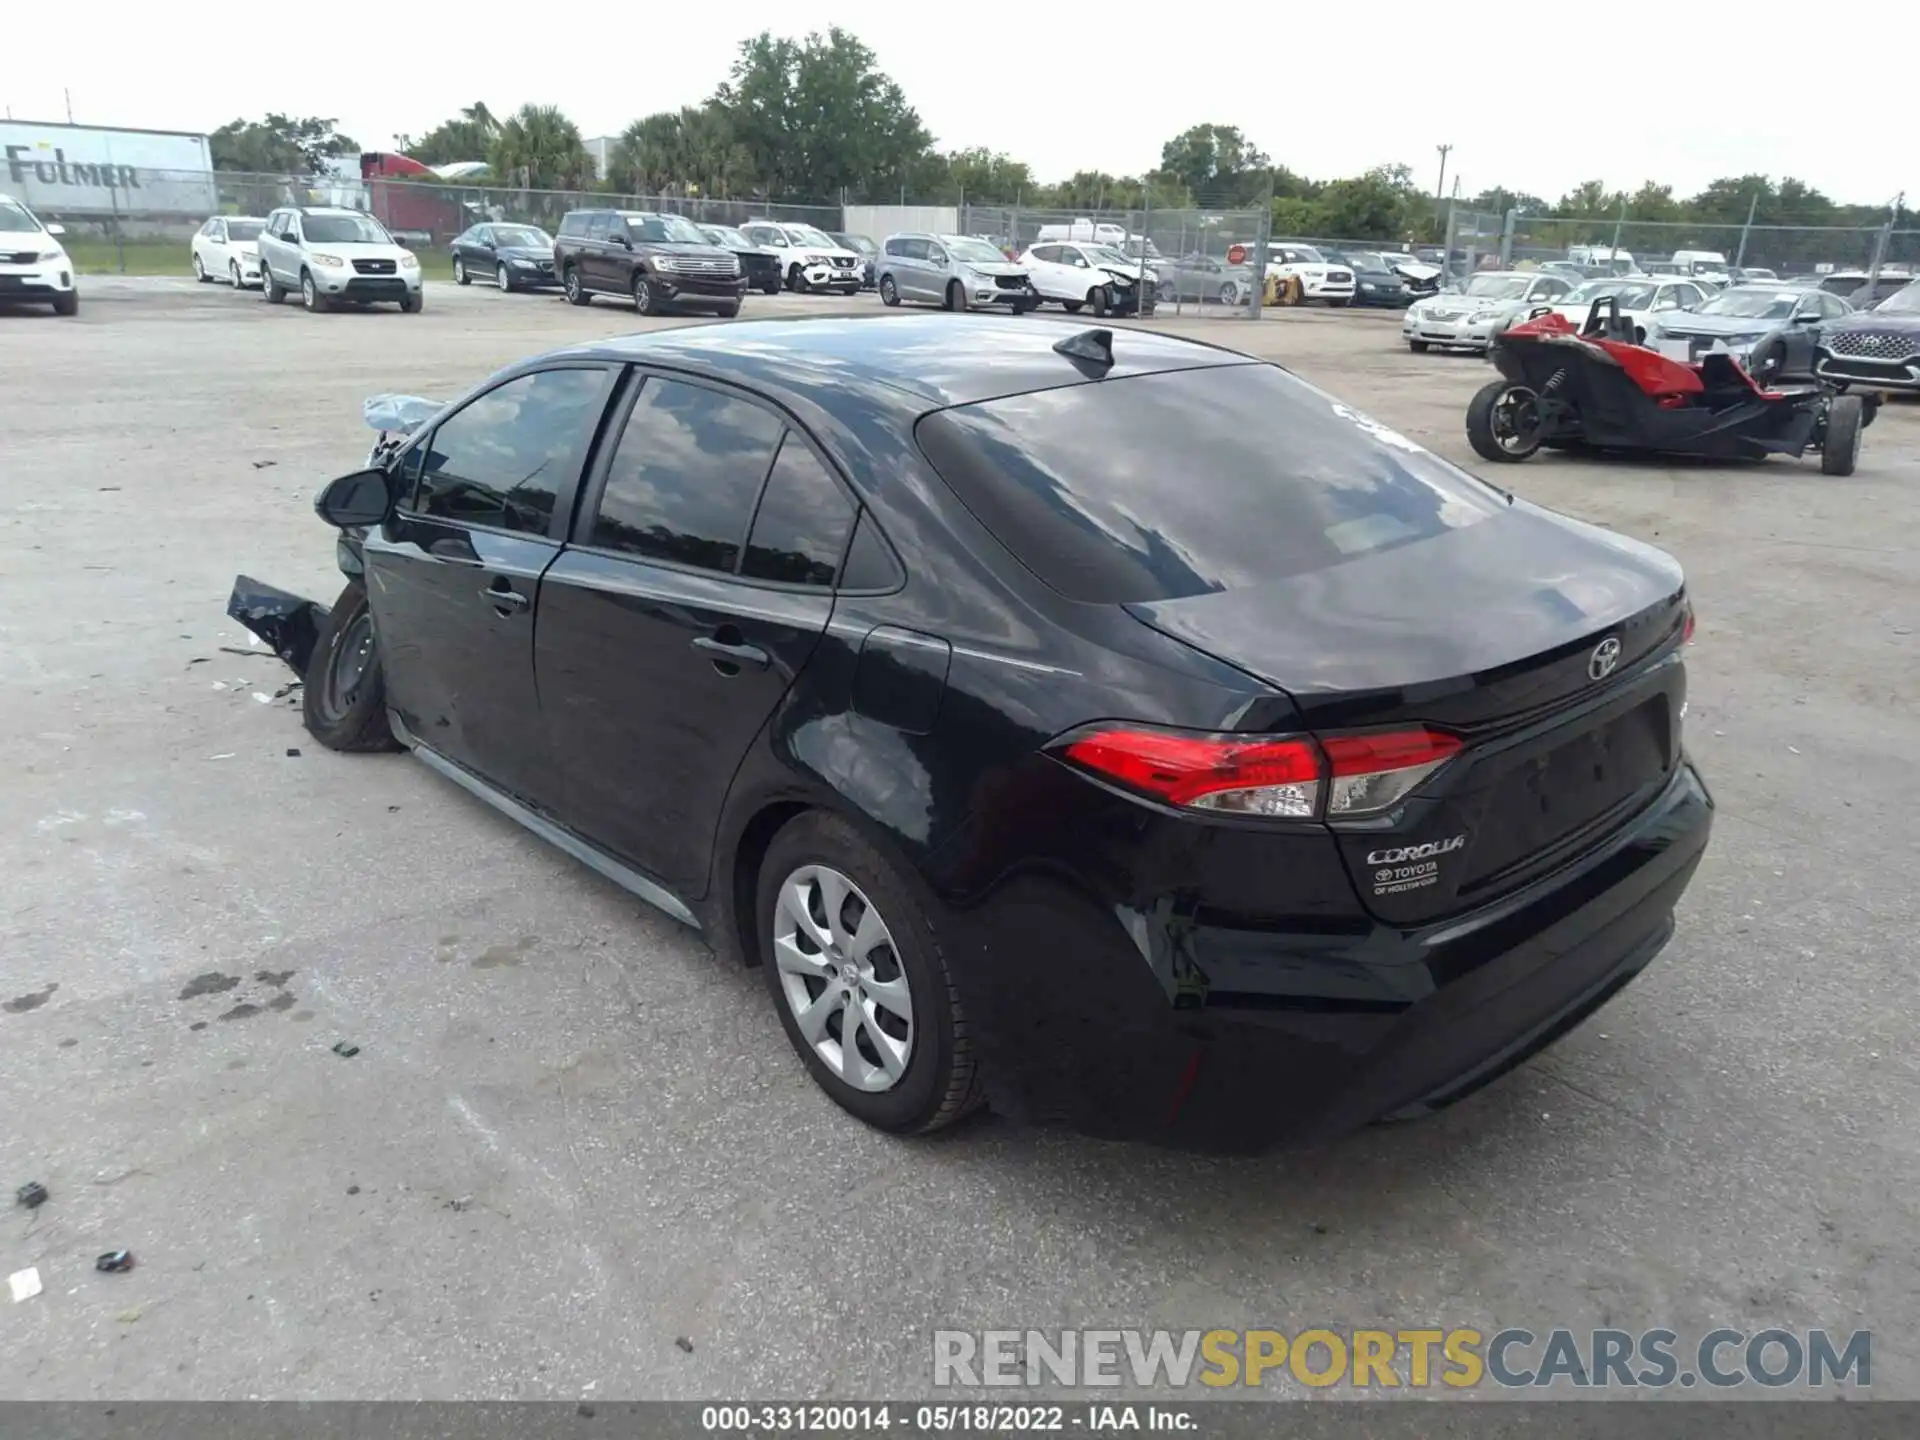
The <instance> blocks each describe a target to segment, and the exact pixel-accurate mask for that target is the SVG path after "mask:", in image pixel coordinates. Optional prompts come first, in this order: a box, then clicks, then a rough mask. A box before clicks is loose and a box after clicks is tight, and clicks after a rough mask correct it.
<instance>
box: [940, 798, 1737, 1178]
mask: <svg viewBox="0 0 1920 1440" xmlns="http://www.w3.org/2000/svg"><path fill="white" fill-rule="evenodd" d="M1712 815H1713V802H1712V799H1711V798H1710V797H1709V795H1708V793H1707V790H1706V788H1705V786H1704V785H1703V784H1702V782H1701V780H1700V778H1699V776H1698V774H1697V773H1696V772H1695V771H1694V769H1693V768H1692V766H1691V764H1689V763H1684V762H1683V763H1682V765H1681V766H1680V767H1679V768H1678V769H1677V770H1676V772H1675V773H1674V776H1673V778H1672V779H1671V781H1670V782H1669V783H1668V785H1667V786H1666V788H1665V789H1664V790H1663V791H1662V793H1661V794H1660V796H1659V797H1658V798H1657V799H1656V800H1655V801H1653V802H1652V803H1651V804H1650V805H1648V806H1647V807H1646V808H1645V809H1644V810H1643V811H1641V812H1640V813H1639V814H1638V815H1637V816H1636V817H1635V818H1634V819H1633V820H1632V821H1630V822H1629V823H1628V824H1626V825H1625V826H1624V827H1622V828H1621V829H1620V830H1618V831H1616V832H1615V833H1614V834H1613V835H1612V836H1611V837H1610V838H1609V839H1608V840H1607V841H1606V843H1605V844H1603V845H1601V846H1600V847H1598V848H1596V849H1595V850H1593V851H1590V852H1588V853H1587V854H1585V855H1584V856H1582V857H1581V858H1580V859H1579V860H1577V861H1575V862H1572V863H1570V864H1568V865H1566V866H1564V867H1562V868H1561V869H1559V870H1558V871H1555V872H1553V873H1551V874H1549V875H1548V876H1546V877H1545V878H1543V879H1541V880H1538V881H1535V882H1534V883H1532V884H1530V885H1528V886H1526V887H1525V888H1523V889H1522V890H1520V891H1518V892H1516V893H1514V894H1510V895H1507V896H1504V897H1502V898H1501V899H1499V900H1498V901H1496V902H1494V903H1491V904H1489V905H1487V906H1485V907H1483V908H1481V909H1479V910H1476V911H1472V912H1469V913H1467V914H1465V915H1460V916H1456V917H1454V918H1453V919H1450V920H1447V921H1444V922H1441V923H1437V924H1433V925H1429V926H1425V927H1422V928H1411V929H1403V928H1396V927H1392V926H1386V925H1381V924H1377V923H1373V922H1370V921H1366V920H1362V919H1358V918H1355V919H1351V920H1349V919H1347V918H1345V917H1344V916H1341V915H1338V914H1336V913H1334V911H1333V910H1331V909H1330V910H1329V912H1328V913H1326V914H1325V915H1324V916H1323V917H1321V918H1318V919H1315V920H1312V921H1303V920H1301V919H1294V920H1291V921H1288V920H1283V919H1279V918H1276V917H1274V916H1273V915H1272V913H1271V912H1272V911H1273V910H1275V909H1276V908H1278V907H1280V906H1281V905H1283V904H1285V903H1286V901H1285V900H1284V899H1283V898H1281V897H1279V896H1276V895H1274V893H1273V892H1275V891H1276V890H1279V891H1289V890H1294V889H1302V890H1304V889H1312V888H1315V882H1314V880H1313V878H1311V877H1310V876H1308V875H1307V874H1306V873H1305V867H1302V869H1301V870H1300V871H1296V873H1293V874H1289V875H1285V876H1279V875H1272V874H1269V875H1268V876H1267V877H1266V879H1265V880H1264V881H1262V880H1261V879H1260V878H1259V877H1258V876H1248V875H1244V874H1243V875H1238V876H1235V875H1232V874H1229V875H1228V876H1227V877H1226V883H1225V884H1224V885H1221V886H1212V887H1211V888H1212V889H1214V890H1216V891H1219V892H1221V893H1220V894H1219V899H1220V900H1221V901H1222V902H1223V903H1222V904H1221V905H1220V907H1219V908H1212V907H1210V906H1209V904H1208V903H1207V901H1205V900H1202V901H1200V902H1198V903H1195V902H1193V901H1192V900H1191V899H1188V898H1186V897H1184V896H1183V895H1181V894H1180V893H1179V891H1178V889H1177V888H1170V889H1169V893H1167V894H1166V895H1165V896H1155V895H1152V894H1145V895H1143V894H1141V893H1139V892H1140V891H1141V889H1142V888H1143V887H1144V886H1146V885H1147V884H1149V883H1150V882H1149V879H1148V877H1147V876H1145V875H1143V874H1141V873H1140V872H1139V871H1138V870H1136V871H1134V872H1133V873H1131V874H1127V873H1125V872H1124V871H1121V872H1116V874H1115V879H1114V883H1115V884H1116V885H1119V886H1123V887H1125V888H1124V890H1123V891H1118V892H1116V893H1115V894H1113V895H1108V896H1105V897H1101V896H1097V895H1096V896H1089V895H1088V894H1087V885H1086V884H1085V883H1084V877H1083V879H1082V882H1081V883H1076V884H1061V883H1057V882H1051V883H1050V882H1049V881H1048V880H1047V879H1045V878H1044V877H1040V876H1036V875H1032V874H1029V875H1025V876H1022V877H1020V878H1019V879H1018V880H1015V881H1011V882H1008V883H1006V884H1004V885H1003V886H1002V887H1001V889H1000V891H999V892H998V893H997V894H996V895H995V896H993V897H990V898H987V899H984V900H981V901H977V902H975V903H972V904H970V905H968V906H966V907H965V908H964V909H962V908H956V909H954V910H951V911H949V912H948V915H947V917H946V919H945V921H944V923H945V924H946V925H948V926H951V927H952V930H953V932H954V933H956V935H957V938H958V943H956V944H954V945H952V946H951V953H952V958H953V960H954V962H955V964H956V972H957V974H958V977H959V979H960V982H961V986H962V990H963V994H964V995H965V996H966V998H967V1003H968V1008H969V1012H970V1014H971V1015H972V1016H973V1018H974V1019H975V1021H976V1024H975V1027H974V1033H975V1036H976V1038H977V1042H978V1045H979V1050H980V1057H981V1063H982V1067H983V1075H984V1078H985V1082H986V1087H987V1094H988V1100H989V1103H990V1104H991V1105H992V1106H993V1107H994V1108H995V1109H997V1110H1000V1111H1002V1112H1003V1113H1007V1114H1010V1115H1013V1116H1015V1117H1017V1118H1022V1119H1026V1120H1029V1121H1056V1122H1062V1123H1065V1124H1068V1125H1070V1126H1073V1127H1074V1128H1077V1129H1080V1130H1083V1131H1085V1132H1088V1133H1091V1134H1095V1135H1100V1136H1105V1137H1110V1138H1116V1139H1144V1140H1150V1141H1154V1142H1158V1143H1164V1144H1170V1145H1174V1146H1178V1147H1181V1148H1195V1149H1204V1150H1221V1151H1257V1150H1261V1149H1266V1148H1269V1147H1271V1146H1273V1145H1276V1144H1283V1143H1285V1144H1297V1143H1307V1142H1314V1141H1319V1140H1323V1139H1325V1138H1328V1137H1331V1136H1334V1135H1337V1134H1340V1133H1342V1132H1344V1131H1347V1130H1350V1129H1353V1128H1355V1127H1357V1126H1360V1125H1363V1124H1366V1123H1367V1122H1369V1121H1372V1120H1377V1119H1382V1118H1387V1117H1399V1116H1411V1115H1417V1114H1421V1113H1425V1112H1427V1111H1430V1110H1433V1109H1436V1108H1438V1107H1440V1106H1443V1105H1446V1104H1449V1103H1451V1102H1452V1101H1454V1100H1457V1099H1459V1098H1460V1097H1461V1096H1463V1095H1465V1094H1467V1093H1469V1092H1471V1091H1472V1090H1474V1089H1477V1088H1478V1087H1479V1086H1481V1085H1484V1084H1486V1083H1488V1082H1489V1081H1491V1080H1493V1079H1495V1078H1497V1077H1498V1076H1499V1075H1501V1074H1503V1073H1505V1071H1507V1070H1508V1069H1510V1068H1512V1067H1513V1066H1515V1065H1518V1064H1520V1063H1521V1062H1523V1061H1524V1060H1526V1059H1527V1058H1528V1057H1529V1056H1531V1055H1533V1054H1535V1053H1537V1052H1538V1051H1539V1050H1540V1049H1542V1048H1544V1047H1545V1046H1546V1045H1548V1044H1550V1043H1551V1042H1552V1041H1553V1040H1555V1039H1556V1038H1558V1037H1559V1036H1560V1035H1561V1034H1563V1033H1565V1032H1566V1031H1567V1030H1569V1029H1571V1028H1572V1027H1573V1026H1574V1025H1576V1024H1578V1023H1579V1022H1580V1021H1581V1020H1583V1019H1584V1018H1585V1017H1586V1016H1587V1015H1589V1014H1591V1013H1592V1012H1593V1011H1594V1010H1596V1009H1597V1008H1599V1006H1600V1005H1602V1004H1604V1003H1605V1002H1606V1000H1607V999H1608V998H1610V997H1611V996H1612V995H1613V994H1614V993H1615V992H1616V991H1618V990H1619V989H1620V988H1621V987H1622V986H1624V985H1625V984H1626V983H1627V982H1628V981H1630V980H1631V979H1632V978H1633V977H1634V976H1635V975H1637V974H1638V973H1639V972H1640V971H1641V970H1642V969H1643V968H1645V966H1646V965H1647V963H1648V962H1649V961H1650V960H1652V958H1653V957H1654V955H1656V954H1657V953H1658V952H1659V950H1660V949H1661V947H1662V946H1663V945H1664V944H1665V943H1666V941H1667V938H1668V937H1669V936H1670V935H1671V933H1672V930H1673V911H1674V906H1675V904H1676V902H1677V901H1678V900H1679V898H1680V896H1681V894H1682V893H1683V892H1684V891H1685V890H1686V887H1687V884H1688V882H1689V881H1690V880H1691V879H1692V876H1693V872H1694V869H1695V867H1696V866H1697V864H1698V863H1699V860H1700V856H1701V854H1702V853H1703V851H1704V850H1705V848H1706V844H1707V840H1708V836H1709V833H1710V831H1711V827H1712ZM1082 833H1083V834H1084V833H1086V832H1085V830H1084V829H1083V831H1082ZM1301 854H1302V856H1303V857H1308V856H1309V852H1306V851H1302V852H1301ZM1236 858H1237V857H1236V855H1235V853H1234V852H1233V851H1231V850H1229V849H1228V848H1227V847H1226V846H1224V845H1218V846H1215V847H1213V848H1212V850H1211V851H1210V852H1209V858H1208V864H1209V866H1210V867H1211V868H1212V869H1213V870H1214V871H1215V872H1216V873H1218V872H1220V871H1222V870H1226V871H1231V870H1232V868H1233V866H1234V863H1235V861H1236ZM1236 897H1237V898H1236ZM1236 905H1237V906H1239V907H1240V908H1238V909H1236V908H1234V907H1235V906H1236ZM1254 905H1262V906H1263V907H1264V908H1265V909H1266V910H1267V911H1268V912H1269V913H1267V914H1259V913H1252V907H1253V906H1254ZM1335 908H1343V907H1335Z"/></svg>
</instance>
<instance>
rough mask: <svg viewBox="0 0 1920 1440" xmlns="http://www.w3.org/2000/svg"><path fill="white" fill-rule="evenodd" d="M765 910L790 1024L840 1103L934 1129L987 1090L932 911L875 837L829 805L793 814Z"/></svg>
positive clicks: (782, 836) (790, 1035)
mask: <svg viewBox="0 0 1920 1440" xmlns="http://www.w3.org/2000/svg"><path fill="white" fill-rule="evenodd" d="M755 915H756V917H757V922H758V923H757V925H756V927H755V933H756V937H757V948H758V951H759V953H758V956H757V957H756V958H757V959H758V960H759V961H760V964H761V968H762V970H763V971H764V972H765V976H766V982H767V988H768V989H769V990H770V991H771V992H772V994H773V1003H774V1009H775V1011H776V1012H777V1013H778V1015H779V1017H780V1024H781V1027H782V1028H783V1029H784V1030H785V1031H786V1032H787V1039H788V1040H789V1041H790V1042H791V1043H792V1045H793V1048H794V1049H795V1051H797V1052H798V1053H799V1055H800V1058H801V1060H802V1062H803V1063H804V1064H805V1065H806V1067H807V1071H808V1073H809V1074H810V1075H811V1076H812V1077H813V1080H814V1083H815V1084H817V1085H818V1086H819V1087H820V1088H821V1089H822V1090H824V1091H826V1092H827V1095H828V1097H829V1098H831V1099H832V1100H833V1102H834V1103H835V1104H836V1105H838V1106H840V1108H841V1109H843V1110H845V1111H847V1113H849V1114H850V1115H853V1116H855V1117H857V1118H858V1119H861V1120H864V1121H865V1122H866V1123H867V1124H869V1125H871V1126H873V1127H875V1128H876V1129H879V1130H886V1131H890V1132H892V1133H893V1134H896V1135H921V1134H925V1133H927V1132H929V1131H932V1130H938V1129H940V1128H942V1127H943V1126H946V1125H950V1124H952V1123H953V1122H954V1121H955V1120H957V1119H959V1118H960V1117H961V1116H962V1115H965V1114H966V1113H967V1111H969V1110H971V1109H972V1108H974V1107H975V1106H976V1105H977V1104H978V1103H979V1088H978V1078H977V1070H976V1067H975V1063H974V1058H973V1047H972V1041H971V1036H970V1034H969V1032H968V1028H967V1020H966V1015H965V1012H964V1011H963V1010H962V1008H961V1004H960V996H959V991H958V989H957V987H956V986H955V985H954V982H953V977H952V975H951V974H950V973H949V972H948V969H947V962H946V957H945V956H944V954H943V953H942V951H941V948H940V942H939V940H938V939H937V937H936V936H935V935H934V932H933V926H932V923H931V922H930V920H929V919H928V917H927V915H926V912H925V911H924V910H923V909H922V908H921V905H920V902H919V900H918V899H917V898H916V897H915V894H914V891H913V889H912V888H911V887H910V886H909V884H908V883H907V881H906V879H905V878H904V876H903V875H902V874H901V872H900V871H899V870H898V869H897V868H896V867H895V866H894V864H893V863H892V862H891V861H889V860H888V859H887V858H886V857H885V856H884V855H882V854H881V853H880V852H879V851H878V850H877V849H875V848H874V846H873V845H872V844H870V843H869V842H868V841H867V839H866V837H865V836H863V835H862V834H861V833H860V832H859V831H857V830H855V829H854V828H853V827H852V826H851V825H849V824H847V822H846V821H844V820H842V819H840V818H839V817H837V816H832V815H827V814H824V813H821V812H819V811H811V812H809V813H807V814H805V815H802V816H800V817H799V818H798V819H796V820H794V821H793V822H791V823H790V824H789V825H788V826H787V827H786V828H785V829H783V830H782V831H781V832H780V833H779V834H778V835H776V836H774V839H773V844H772V845H770V846H769V847H768V849H767V854H766V857H765V859H764V860H763V861H762V862H761V867H760V875H759V881H758V885H757V892H756V899H755Z"/></svg>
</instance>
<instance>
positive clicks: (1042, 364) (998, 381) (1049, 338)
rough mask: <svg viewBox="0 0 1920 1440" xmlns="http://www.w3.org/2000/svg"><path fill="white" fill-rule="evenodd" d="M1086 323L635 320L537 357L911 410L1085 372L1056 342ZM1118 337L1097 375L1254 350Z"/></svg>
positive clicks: (1205, 362)
mask: <svg viewBox="0 0 1920 1440" xmlns="http://www.w3.org/2000/svg"><path fill="white" fill-rule="evenodd" d="M1089 328H1090V327H1088V326H1087V325H1085V324H1083V323H1077V322H1074V321H1070V320H1065V319H1062V320H1058V321H1055V320H1043V319H1039V318H1037V317H1022V318H1018V319H1016V318H1014V317H1012V316H995V315H966V316H955V315H945V314H938V313H932V312H929V313H924V314H891V313H884V312H883V313H880V314H874V315H866V316H793V317H789V318H786V319H778V320H743V321H738V322H736V323H734V324H731V325H694V326H686V327H683V328H680V329H673V330H652V331H642V332H640V333H637V334H632V335H617V336H612V337H609V338H607V339H604V340H594V341H589V342H587V343H585V344H582V345H578V346H572V347H569V348H567V349H564V350H558V351H554V352H553V353H552V354H551V355H548V356H544V357H541V358H543V359H554V358H561V357H565V358H568V359H599V360H613V361H618V362H621V363H625V364H635V365H639V364H658V365H662V366H666V367H669V368H684V369H688V370H692V371H697V372H700V373H703V374H707V375H710V376H712V377H714V378H716V379H732V380H737V381H739V382H740V383H742V384H744V385H748V386H751V387H752V388H754V389H757V390H759V391H761V392H762V393H765V394H768V395H771V396H773V397H775V398H779V397H780V396H781V395H783V394H786V395H790V396H793V397H795V398H800V399H805V400H807V401H809V402H811V403H813V404H816V405H819V406H821V407H822V408H823V409H827V410H833V409H836V408H838V406H837V405H836V403H835V401H836V398H837V397H839V396H841V395H843V393H844V392H846V391H847V390H849V389H850V388H857V387H865V388H868V389H871V388H872V387H875V386H878V387H882V389H883V390H884V391H886V392H889V395H890V398H891V399H892V401H893V403H894V404H895V405H897V406H899V407H900V408H902V409H906V408H908V406H907V402H908V401H911V402H913V403H912V405H911V411H912V413H913V414H920V413H924V412H925V411H928V410H936V409H942V408H944V407H946V406H950V405H970V404H973V403H975V402H977V401H981V400H993V399H998V398H1000V397H1003V396H1007V395H1020V394H1025V393H1028V392H1030V391H1034V390H1049V389H1054V388H1056V387H1058V386H1060V385H1066V384H1077V383H1080V382H1082V381H1084V380H1087V379H1089V378H1093V377H1092V376H1090V374H1089V372H1088V370H1087V369H1086V368H1083V366H1082V365H1081V364H1080V363H1079V362H1076V361H1074V360H1071V359H1069V358H1068V357H1067V356H1064V355H1061V354H1058V353H1057V352H1056V351H1055V350H1054V348H1053V347H1054V346H1055V345H1056V344H1058V343H1059V342H1060V341H1062V340H1064V339H1066V338H1067V337H1068V336H1071V335H1078V334H1083V333H1085V332H1086V331H1087V330H1088V329H1089ZM1099 328H1102V329H1109V330H1110V333H1111V334H1112V336H1113V340H1112V346H1113V354H1114V365H1113V368H1112V369H1111V370H1108V371H1107V372H1106V373H1105V375H1104V376H1101V377H1099V378H1102V379H1124V378H1126V377H1128V376H1132V375H1146V374H1153V373H1156V372H1161V371H1167V370H1191V369H1204V368H1207V367H1210V366H1217V365H1251V364H1258V363H1260V362H1259V361H1257V360H1255V359H1254V358H1253V357H1251V356H1248V355H1242V354H1240V353H1239V352H1237V351H1233V350H1228V349H1226V348H1224V347H1222V346H1217V345H1209V344H1206V343H1204V342H1201V341H1197V340H1186V339H1181V338H1179V337H1177V336H1172V335H1163V334H1159V333H1156V332H1155V331H1152V330H1136V329H1131V328H1128V327H1125V326H1112V327H1099Z"/></svg>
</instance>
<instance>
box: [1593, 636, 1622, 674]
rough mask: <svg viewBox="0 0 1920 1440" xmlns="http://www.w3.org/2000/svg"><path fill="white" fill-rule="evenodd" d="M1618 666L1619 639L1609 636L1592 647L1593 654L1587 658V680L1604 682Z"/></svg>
mask: <svg viewBox="0 0 1920 1440" xmlns="http://www.w3.org/2000/svg"><path fill="white" fill-rule="evenodd" d="M1619 664H1620V637H1619V636H1617V635H1609V636H1608V637H1607V638H1606V639H1604V640H1602V641H1601V642H1600V643H1599V644H1598V645H1596V646H1594V647H1593V653H1592V654H1591V655H1589V656H1588V657H1587V678H1588V679H1589V680H1604V679H1606V678H1607V676H1609V675H1611V674H1612V673H1613V672H1614V669H1615V668H1616V667H1617V666H1618V665H1619Z"/></svg>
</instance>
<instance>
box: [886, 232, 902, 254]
mask: <svg viewBox="0 0 1920 1440" xmlns="http://www.w3.org/2000/svg"><path fill="white" fill-rule="evenodd" d="M887 253H888V254H889V255H904V254H906V253H907V242H906V241H905V240H903V239H902V238H901V237H900V236H898V235H889V236H888V237H887Z"/></svg>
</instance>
